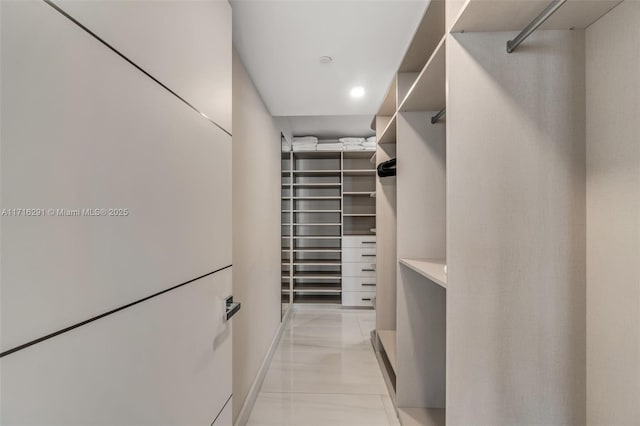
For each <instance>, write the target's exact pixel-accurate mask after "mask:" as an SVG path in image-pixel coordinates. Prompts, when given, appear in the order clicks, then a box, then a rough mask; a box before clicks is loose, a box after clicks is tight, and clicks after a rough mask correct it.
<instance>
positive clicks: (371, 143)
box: [362, 141, 377, 146]
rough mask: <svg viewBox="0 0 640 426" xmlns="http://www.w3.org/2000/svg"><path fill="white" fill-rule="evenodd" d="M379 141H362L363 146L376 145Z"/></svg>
mask: <svg viewBox="0 0 640 426" xmlns="http://www.w3.org/2000/svg"><path fill="white" fill-rule="evenodd" d="M376 144H377V142H375V141H371V142H369V141H367V142H362V146H376Z"/></svg>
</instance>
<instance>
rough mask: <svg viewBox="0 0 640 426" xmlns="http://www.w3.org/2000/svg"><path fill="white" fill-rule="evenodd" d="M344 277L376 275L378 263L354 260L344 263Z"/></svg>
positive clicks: (369, 276) (371, 276)
mask: <svg viewBox="0 0 640 426" xmlns="http://www.w3.org/2000/svg"><path fill="white" fill-rule="evenodd" d="M342 276H343V277H367V278H375V277H376V264H375V263H372V262H366V263H365V262H357V263H356V262H354V263H343V264H342Z"/></svg>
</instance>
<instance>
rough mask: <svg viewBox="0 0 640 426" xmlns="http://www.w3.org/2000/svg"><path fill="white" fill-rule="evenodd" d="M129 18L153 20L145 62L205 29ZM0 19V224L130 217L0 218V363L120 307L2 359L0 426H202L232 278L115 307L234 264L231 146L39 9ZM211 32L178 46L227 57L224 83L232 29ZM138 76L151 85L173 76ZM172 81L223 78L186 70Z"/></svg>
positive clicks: (5, 13) (104, 24)
mask: <svg viewBox="0 0 640 426" xmlns="http://www.w3.org/2000/svg"><path fill="white" fill-rule="evenodd" d="M119 4H120V3H119V2H102V3H100V7H101V10H102V11H105V10H107V9H108V8H109V6H112V7H119ZM91 5H98V3H91ZM137 5H138V6H139V7H140V8H142V9H144V10H145V12H146V13H145V14H144V15H145V18H146V20H145V21H144V22H142V19H141V18H140V15H137V16H138V24H139V26H143V25H144V24H146V23H147V22H156V24H157V25H156V26H154V28H155V31H156V37H155V38H154V39H147V41H146V42H145V43H146V46H147V47H148V52H146V54H147V55H151V52H153V51H154V49H157V44H160V45H162V44H163V42H164V40H165V39H167V38H168V39H171V38H172V37H173V35H175V32H176V31H179V30H180V28H182V29H183V32H188V30H187V29H185V26H188V25H189V23H190V21H191V18H193V17H194V16H198V17H200V15H201V14H202V13H203V12H202V7H200V6H201V5H200V6H198V7H193V8H191V7H190V5H191V6H193V5H194V4H193V2H191V3H188V2H187V3H184V6H183V9H182V13H181V15H180V16H175V17H174V18H175V20H174V21H173V22H172V24H171V28H170V29H169V28H167V31H165V32H163V31H162V25H161V22H162V21H163V17H166V14H165V12H166V11H165V9H164V8H156V6H157V5H158V2H137ZM218 5H219V4H218V3H217V2H216V7H217V6H218ZM84 6H86V7H90V5H89V3H87V4H84V5H83V7H84ZM1 8H2V16H1V19H2V23H1V26H0V28H1V31H2V52H1V54H2V61H1V62H2V73H1V78H2V82H1V84H2V98H1V102H2V123H1V124H2V141H1V142H2V147H1V149H2V160H1V161H2V163H1V171H2V198H1V204H2V208H4V209H11V208H44V209H45V210H47V209H48V208H54V209H56V208H63V209H76V208H105V209H107V208H126V209H128V215H127V216H125V217H113V216H109V217H86V216H85V217H54V216H50V215H48V216H37V217H24V216H22V217H12V216H3V217H2V219H1V220H2V222H1V224H2V237H1V238H2V271H1V274H2V275H1V292H2V300H1V308H2V312H1V327H2V330H1V335H2V340H1V342H0V344H1V348H2V351H3V352H6V351H10V350H12V349H14V348H16V347H18V346H20V345H23V344H26V343H28V342H31V341H33V340H35V339H40V338H42V337H45V336H47V335H49V334H50V333H55V332H58V331H60V330H61V329H64V328H66V327H69V326H74V325H78V324H83V322H84V321H87V320H90V319H92V318H95V317H97V316H99V315H102V314H104V313H106V312H109V311H111V310H115V309H120V308H123V310H120V311H118V312H115V313H112V314H110V315H107V316H105V317H101V318H100V319H97V320H95V321H92V322H89V323H86V324H83V325H79V326H78V328H75V329H73V330H71V331H68V332H65V333H63V334H59V335H56V336H54V337H51V338H50V339H48V340H45V341H43V342H40V343H35V344H34V345H32V346H29V347H27V348H25V349H22V350H18V351H16V352H13V353H10V354H5V355H4V356H3V357H2V359H1V360H0V363H1V365H2V383H1V386H2V401H1V403H2V418H1V422H2V424H12V425H13V424H51V425H53V424H64V425H73V424H87V423H89V422H91V423H94V424H109V425H118V424H131V423H136V424H141V425H142V424H156V425H157V424H159V423H158V422H159V420H158V419H162V418H165V419H174V421H175V422H178V423H179V422H182V423H189V422H192V421H195V422H197V423H207V422H209V423H210V422H211V421H212V420H213V419H214V418H215V416H216V415H217V413H218V411H219V409H221V408H222V405H223V404H224V403H225V401H226V399H228V397H229V395H224V392H227V391H228V392H229V394H230V386H231V384H230V380H231V376H230V375H229V376H228V377H227V376H225V374H224V373H220V372H217V371H215V365H216V363H217V362H218V361H219V360H220V359H222V358H225V357H226V358H225V361H224V362H223V364H227V363H230V350H231V345H230V343H229V344H225V342H227V341H230V337H229V333H230V327H229V326H228V325H227V326H223V325H220V324H219V323H220V322H221V321H222V319H221V318H222V316H221V309H222V298H223V297H224V296H225V295H226V294H228V293H230V292H231V288H230V277H228V276H227V275H228V274H230V271H229V269H226V270H225V272H218V273H216V274H213V275H210V277H209V278H207V279H206V284H202V283H200V282H199V281H200V280H196V281H194V282H193V283H191V284H187V285H186V286H185V287H180V288H178V289H175V290H171V291H168V292H167V293H164V294H162V295H158V296H157V297H153V298H152V299H150V300H147V301H144V302H141V303H139V304H136V305H134V306H129V307H126V306H127V305H128V304H130V303H132V302H135V301H139V300H140V299H144V298H146V297H149V296H152V295H154V294H155V293H157V292H161V291H164V290H169V289H171V288H172V287H174V286H176V285H179V284H181V283H185V282H188V281H190V280H194V279H196V278H197V277H200V276H202V275H204V274H208V273H211V272H213V271H216V270H218V269H220V268H224V267H228V266H230V264H231V249H230V246H231V184H230V180H231V164H230V163H231V157H230V156H231V136H230V135H229V134H227V133H226V132H225V131H223V130H221V129H220V128H219V127H217V126H216V125H214V124H213V123H211V122H210V121H209V120H206V119H205V118H203V117H202V116H201V115H200V114H198V112H196V111H194V110H193V109H192V108H191V107H189V106H188V105H186V104H185V103H184V102H183V101H182V100H180V99H178V98H177V97H176V96H175V95H174V94H172V93H171V92H170V91H168V90H167V89H166V88H164V87H162V86H161V85H159V84H158V83H157V82H155V81H153V80H152V79H151V78H149V77H148V76H147V75H145V74H144V73H143V72H141V71H140V70H139V69H137V68H136V67H134V66H132V64H131V63H129V62H127V61H125V60H124V59H123V58H122V57H121V56H119V55H118V54H116V53H115V52H114V51H113V50H111V49H109V48H107V47H106V46H105V45H104V44H103V43H101V42H100V41H99V40H97V39H96V38H95V37H93V36H92V35H91V34H89V33H88V32H87V31H85V30H84V29H83V28H81V27H80V26H79V25H77V24H76V23H74V22H73V21H72V20H70V19H69V17H67V16H64V15H63V14H62V13H60V12H59V11H58V10H55V9H54V8H53V7H51V6H50V5H48V4H47V3H45V2H42V1H32V2H25V1H18V2H12V1H3V2H2V3H1ZM87 10H89V9H86V10H85V12H86V11H87ZM208 11H209V13H214V14H215V13H217V12H215V7H214V8H212V9H208ZM70 13H73V12H70ZM96 13H97V11H96V10H93V13H91V14H87V15H86V17H84V18H83V20H84V21H85V23H86V22H88V21H89V19H88V17H89V16H90V15H91V16H96ZM100 13H102V12H100ZM156 13H157V15H156ZM107 15H108V14H107ZM225 16H226V19H230V9H229V6H228V4H226V10H222V12H221V17H222V18H224V17H225ZM103 18H104V17H103ZM118 19H119V18H118ZM96 22H97V21H96ZM86 25H90V24H86ZM100 26H101V28H102V29H103V30H104V29H105V28H108V29H110V31H104V34H103V35H104V38H105V41H106V42H110V41H111V37H110V36H109V34H115V33H118V40H120V41H127V40H130V38H136V37H137V35H136V34H135V32H133V31H132V30H131V28H125V27H124V26H123V27H120V26H119V22H118V21H117V18H115V17H114V18H113V20H108V19H107V20H105V19H102V18H101V20H100ZM101 31H102V30H101ZM210 31H211V32H210V33H209V37H205V38H202V39H199V41H198V42H197V43H194V44H188V43H185V42H184V40H183V39H179V40H181V41H180V42H178V44H180V43H181V44H180V48H182V49H184V50H189V49H195V50H197V51H198V53H199V54H202V52H206V51H207V50H208V47H209V46H211V45H213V44H217V43H220V44H222V45H227V46H228V47H227V51H228V53H229V54H228V55H227V56H225V55H224V54H220V55H219V56H217V57H216V58H215V59H214V61H215V63H216V67H217V68H216V69H218V68H220V69H222V68H224V67H225V66H226V67H227V68H228V69H229V70H230V68H231V55H230V54H231V51H230V45H231V33H230V28H229V26H227V27H220V28H211V29H210ZM120 41H117V42H116V44H121V42H120ZM138 41H139V40H138ZM212 50H214V51H217V49H215V48H213V49H212ZM224 50H225V49H224V48H221V49H220V51H221V52H223V51H224ZM156 52H157V51H156ZM164 53H165V51H162V52H159V53H157V54H164ZM145 66H147V67H148V68H147V71H148V72H149V73H150V74H153V75H163V74H166V72H168V71H169V70H168V69H167V68H169V67H170V66H169V65H167V63H165V62H164V61H157V62H153V61H148V62H146V63H145ZM181 73H182V75H183V77H184V79H185V80H186V79H188V78H189V77H188V76H189V75H190V74H191V75H194V76H195V75H202V74H204V75H210V77H211V78H215V76H216V70H213V69H212V70H207V69H205V70H202V69H200V68H196V69H194V68H192V67H191V66H183V67H182V69H181ZM229 73H230V71H229ZM167 84H168V83H167ZM205 86H207V87H210V86H215V84H212V85H209V84H205ZM173 90H174V91H178V89H176V88H174V89H173ZM225 91H226V92H228V91H229V88H228V87H227V88H225V90H223V91H222V92H225ZM224 96H225V94H224V93H221V97H222V98H224ZM226 108H227V111H226V114H230V109H231V105H230V103H229V102H227V105H226ZM211 118H212V119H213V120H216V119H218V118H217V117H215V116H214V117H211ZM222 118H224V117H222ZM223 274H224V275H225V277H226V278H224V277H223V278H218V277H219V276H220V277H222V275H223ZM196 283H197V284H196ZM189 286H197V287H198V288H199V289H200V290H199V291H191V290H187V287H189ZM203 301H204V302H205V303H202V302H203ZM180 314H182V315H180ZM181 316H183V317H185V318H190V319H191V321H179V320H178V319H179V318H180V317H181ZM125 318H126V320H125ZM170 318H172V319H174V320H175V321H174V322H171V321H168V320H169V319H170ZM218 325H219V327H218ZM163 329H164V330H163ZM172 336H174V337H172ZM178 337H181V339H182V340H181V339H180V338H178ZM203 339H204V340H203ZM211 342H216V343H215V344H214V345H213V346H212V345H211ZM180 344H182V345H184V346H183V347H181V348H175V347H174V345H180ZM96 351H99V354H98V355H99V356H98V355H96V353H95V352H96ZM172 353H173V354H175V359H171V357H169V356H168V354H172ZM221 357H222V358H221ZM176 362H178V363H180V365H179V366H178V365H176V364H175V363H176ZM60 372H64V373H65V374H60ZM198 375H202V377H216V380H217V384H216V385H215V386H211V383H208V384H207V383H203V382H201V381H200V380H201V378H200V377H199V376H198ZM196 376H198V377H196ZM176 383H178V384H179V386H176V385H175V384H176ZM162 386H164V387H165V388H162ZM225 388H226V389H225ZM186 389H190V390H186ZM88 390H90V391H88ZM218 391H219V392H218ZM141 393H146V395H145V397H140V394H141ZM136 401H137V403H135V402H136ZM78 407H83V408H82V409H80V408H78ZM149 411H153V412H154V414H153V415H148V416H145V413H147V412H149ZM196 419H197V420H196Z"/></svg>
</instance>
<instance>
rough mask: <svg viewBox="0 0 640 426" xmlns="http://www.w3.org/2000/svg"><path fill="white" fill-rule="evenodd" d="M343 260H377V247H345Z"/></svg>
mask: <svg viewBox="0 0 640 426" xmlns="http://www.w3.org/2000/svg"><path fill="white" fill-rule="evenodd" d="M342 261H343V262H375V261H376V248H375V247H371V248H369V247H365V248H359V247H358V248H354V247H352V248H345V249H344V250H342Z"/></svg>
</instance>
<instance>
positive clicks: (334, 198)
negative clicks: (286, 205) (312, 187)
mask: <svg viewBox="0 0 640 426" xmlns="http://www.w3.org/2000/svg"><path fill="white" fill-rule="evenodd" d="M293 199H294V200H340V199H342V197H321V196H318V197H313V196H309V197H293Z"/></svg>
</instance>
